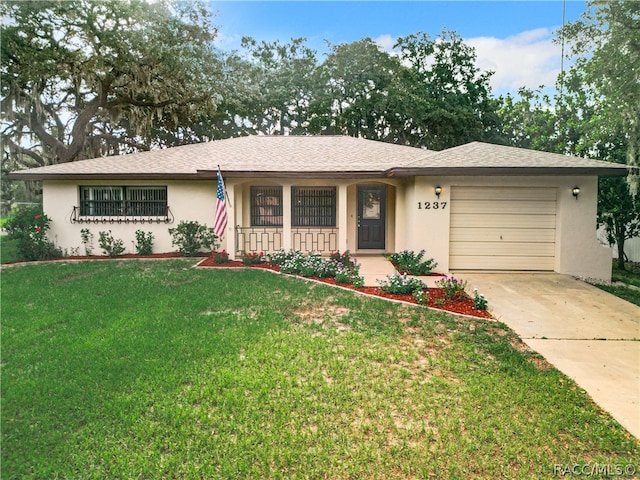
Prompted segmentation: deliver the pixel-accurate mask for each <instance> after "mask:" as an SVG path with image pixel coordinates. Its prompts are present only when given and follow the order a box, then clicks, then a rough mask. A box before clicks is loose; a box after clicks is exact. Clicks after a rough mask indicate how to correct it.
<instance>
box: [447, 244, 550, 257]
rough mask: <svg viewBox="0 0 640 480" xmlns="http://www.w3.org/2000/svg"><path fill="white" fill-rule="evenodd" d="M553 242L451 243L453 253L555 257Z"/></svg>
mask: <svg viewBox="0 0 640 480" xmlns="http://www.w3.org/2000/svg"><path fill="white" fill-rule="evenodd" d="M554 252H555V245H554V244H553V243H515V242H456V243H453V244H452V245H451V252H450V253H451V255H469V256H473V255H487V256H494V257H495V256H512V257H517V256H528V257H553V255H554Z"/></svg>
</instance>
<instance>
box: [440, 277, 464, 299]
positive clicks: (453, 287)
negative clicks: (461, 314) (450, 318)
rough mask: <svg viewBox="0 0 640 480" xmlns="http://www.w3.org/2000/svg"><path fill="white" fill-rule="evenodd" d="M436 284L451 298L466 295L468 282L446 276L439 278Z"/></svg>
mask: <svg viewBox="0 0 640 480" xmlns="http://www.w3.org/2000/svg"><path fill="white" fill-rule="evenodd" d="M436 285H437V286H438V287H440V288H441V289H442V290H444V296H445V297H447V298H448V299H449V300H453V299H454V298H458V297H461V296H463V295H464V289H465V288H466V287H467V282H466V281H462V280H458V279H457V278H455V277H444V278H443V279H442V280H438V281H437V282H436Z"/></svg>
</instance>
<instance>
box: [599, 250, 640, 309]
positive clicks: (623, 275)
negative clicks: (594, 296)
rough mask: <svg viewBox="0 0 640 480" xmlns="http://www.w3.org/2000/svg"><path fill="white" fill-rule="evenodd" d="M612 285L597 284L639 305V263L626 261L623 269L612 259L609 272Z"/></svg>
mask: <svg viewBox="0 0 640 480" xmlns="http://www.w3.org/2000/svg"><path fill="white" fill-rule="evenodd" d="M611 281H612V282H613V283H614V284H613V285H597V286H598V287H599V288H601V289H602V290H605V291H607V292H609V293H612V294H613V295H615V296H617V297H620V298H622V299H624V300H626V301H628V302H631V303H634V304H636V305H638V306H640V264H639V263H633V262H626V264H625V270H620V269H619V268H618V262H617V260H614V261H613V270H612V274H611Z"/></svg>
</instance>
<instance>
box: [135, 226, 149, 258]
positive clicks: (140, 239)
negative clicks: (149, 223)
mask: <svg viewBox="0 0 640 480" xmlns="http://www.w3.org/2000/svg"><path fill="white" fill-rule="evenodd" d="M136 252H138V254H139V255H151V254H152V253H153V233H151V232H143V231H142V230H136Z"/></svg>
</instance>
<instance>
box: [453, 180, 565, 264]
mask: <svg viewBox="0 0 640 480" xmlns="http://www.w3.org/2000/svg"><path fill="white" fill-rule="evenodd" d="M450 205H451V232H450V233H451V235H450V242H451V245H450V253H449V255H450V259H449V267H450V269H451V270H455V269H458V270H465V269H472V270H553V267H554V256H555V237H556V189H555V188H514V187H453V188H452V189H451V203H450Z"/></svg>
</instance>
